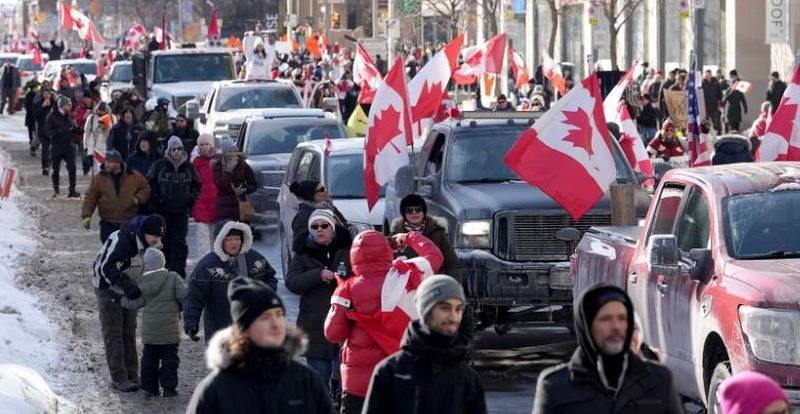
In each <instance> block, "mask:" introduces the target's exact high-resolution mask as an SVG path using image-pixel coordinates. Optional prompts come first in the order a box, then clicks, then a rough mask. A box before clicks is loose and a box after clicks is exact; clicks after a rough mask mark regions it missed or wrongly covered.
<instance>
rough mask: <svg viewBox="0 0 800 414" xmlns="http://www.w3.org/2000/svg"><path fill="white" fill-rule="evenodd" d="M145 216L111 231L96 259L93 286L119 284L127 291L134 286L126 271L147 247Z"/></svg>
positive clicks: (98, 287) (104, 287)
mask: <svg viewBox="0 0 800 414" xmlns="http://www.w3.org/2000/svg"><path fill="white" fill-rule="evenodd" d="M145 218H146V217H145V216H136V217H134V218H133V219H131V220H130V221H129V222H127V223H125V224H123V225H122V226H121V227H120V229H119V230H117V231H115V232H113V233H111V235H110V236H108V239H107V240H106V242H105V243H103V247H101V248H100V252H99V253H98V254H97V257H96V258H95V259H94V277H93V278H92V286H94V287H95V288H96V289H101V290H102V289H108V288H109V287H111V286H117V287H119V288H121V289H122V290H123V291H127V290H128V289H130V288H131V287H132V286H131V285H132V284H133V281H132V280H131V278H130V277H128V275H127V274H125V271H126V270H128V268H129V267H130V266H131V259H133V258H134V257H135V256H136V255H137V254H139V252H140V251H143V250H144V249H145V248H146V247H147V243H145V241H144V235H143V234H142V222H144V219H145Z"/></svg>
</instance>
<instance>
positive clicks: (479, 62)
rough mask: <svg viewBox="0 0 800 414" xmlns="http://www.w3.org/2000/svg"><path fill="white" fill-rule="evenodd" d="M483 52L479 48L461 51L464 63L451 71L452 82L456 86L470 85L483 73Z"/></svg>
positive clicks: (474, 47)
mask: <svg viewBox="0 0 800 414" xmlns="http://www.w3.org/2000/svg"><path fill="white" fill-rule="evenodd" d="M483 54H484V53H483V50H482V49H481V47H479V46H473V47H472V48H466V49H464V50H463V51H462V55H463V56H464V59H465V60H464V63H462V64H461V65H459V66H458V67H457V68H456V69H455V71H453V80H454V81H455V82H456V84H458V85H472V84H473V83H475V82H476V81H477V80H478V76H480V75H481V74H482V73H483Z"/></svg>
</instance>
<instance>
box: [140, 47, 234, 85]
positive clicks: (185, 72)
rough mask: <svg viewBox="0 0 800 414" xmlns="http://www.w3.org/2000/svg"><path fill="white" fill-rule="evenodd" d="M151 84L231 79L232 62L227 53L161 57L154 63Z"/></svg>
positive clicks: (232, 75) (232, 74) (232, 76)
mask: <svg viewBox="0 0 800 414" xmlns="http://www.w3.org/2000/svg"><path fill="white" fill-rule="evenodd" d="M154 65H155V73H154V76H153V82H155V83H172V82H191V81H218V80H226V79H233V78H234V73H233V61H232V60H231V56H230V55H229V54H227V53H218V54H217V53H214V54H196V55H161V56H157V57H156V60H155V62H154Z"/></svg>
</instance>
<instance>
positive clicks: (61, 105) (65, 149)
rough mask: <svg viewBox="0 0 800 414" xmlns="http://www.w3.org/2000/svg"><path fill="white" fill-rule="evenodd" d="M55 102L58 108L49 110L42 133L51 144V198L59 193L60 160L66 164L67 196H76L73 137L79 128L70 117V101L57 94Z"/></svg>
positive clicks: (78, 194) (77, 195)
mask: <svg viewBox="0 0 800 414" xmlns="http://www.w3.org/2000/svg"><path fill="white" fill-rule="evenodd" d="M56 102H57V107H58V109H57V110H53V111H50V113H49V114H48V115H47V118H46V119H45V122H44V123H45V125H44V133H45V134H47V135H48V136H49V137H50V145H51V148H50V155H51V162H52V165H51V167H52V178H53V198H55V197H58V194H59V178H60V177H59V175H60V174H59V170H60V169H61V161H64V164H66V166H67V174H68V176H69V193H68V194H67V197H69V198H78V197H80V196H81V195H80V193H78V192H77V191H75V183H76V175H75V174H76V170H75V145H73V137H74V135H75V134H77V133H79V132H81V130H80V128H78V126H77V125H76V124H75V120H74V119H72V114H71V111H72V101H71V100H70V99H69V98H68V97H66V96H59V97H58V100H57V101H56Z"/></svg>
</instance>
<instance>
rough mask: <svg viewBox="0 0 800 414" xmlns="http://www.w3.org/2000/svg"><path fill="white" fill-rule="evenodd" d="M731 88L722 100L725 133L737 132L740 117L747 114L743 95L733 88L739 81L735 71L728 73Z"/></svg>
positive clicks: (740, 121)
mask: <svg viewBox="0 0 800 414" xmlns="http://www.w3.org/2000/svg"><path fill="white" fill-rule="evenodd" d="M730 77H731V87H730V88H729V89H728V91H727V92H725V95H724V96H723V97H722V100H723V101H724V102H725V103H726V106H725V117H726V118H727V125H726V127H727V129H726V131H725V132H733V131H736V132H738V131H739V126H740V125H741V123H742V117H743V116H744V114H747V99H745V97H744V94H743V93H742V92H741V91H739V90H736V89H735V88H734V86H735V85H736V82H737V81H738V80H739V73H738V72H737V71H736V69H734V70H732V71H731V72H730Z"/></svg>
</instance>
